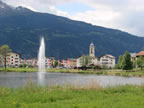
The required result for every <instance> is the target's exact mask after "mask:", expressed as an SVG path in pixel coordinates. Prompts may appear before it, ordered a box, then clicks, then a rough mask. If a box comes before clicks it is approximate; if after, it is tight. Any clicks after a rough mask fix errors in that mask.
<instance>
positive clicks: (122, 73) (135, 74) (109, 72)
mask: <svg viewBox="0 0 144 108" xmlns="http://www.w3.org/2000/svg"><path fill="white" fill-rule="evenodd" d="M37 70H38V69H37V68H7V69H6V70H5V69H4V68H0V72H38V71H37ZM46 72H54V73H73V74H74V73H75V74H94V75H108V76H109V75H111V76H124V77H144V70H131V71H123V70H117V69H113V70H77V69H47V70H46Z"/></svg>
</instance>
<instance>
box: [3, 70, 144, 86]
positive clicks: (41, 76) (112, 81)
mask: <svg viewBox="0 0 144 108" xmlns="http://www.w3.org/2000/svg"><path fill="white" fill-rule="evenodd" d="M29 82H33V83H34V84H37V85H42V86H55V85H78V86H84V85H89V84H92V83H99V85H101V86H103V87H107V86H115V85H125V84H133V85H142V84H144V78H139V77H119V76H103V75H100V76H98V75H82V74H68V73H36V72H31V73H22V72H6V73H2V72H0V87H12V88H15V87H23V86H25V85H26V84H28V83H29Z"/></svg>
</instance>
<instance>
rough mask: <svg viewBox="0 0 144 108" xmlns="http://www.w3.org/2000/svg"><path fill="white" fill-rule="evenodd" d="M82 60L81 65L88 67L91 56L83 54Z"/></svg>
mask: <svg viewBox="0 0 144 108" xmlns="http://www.w3.org/2000/svg"><path fill="white" fill-rule="evenodd" d="M80 61H81V65H82V67H86V66H88V65H89V64H90V63H91V57H90V56H87V55H86V56H82V57H81V58H80Z"/></svg>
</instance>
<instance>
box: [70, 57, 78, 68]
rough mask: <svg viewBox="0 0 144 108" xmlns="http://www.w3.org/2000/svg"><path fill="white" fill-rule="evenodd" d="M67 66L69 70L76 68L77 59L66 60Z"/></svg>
mask: <svg viewBox="0 0 144 108" xmlns="http://www.w3.org/2000/svg"><path fill="white" fill-rule="evenodd" d="M68 65H69V67H70V68H75V67H76V66H77V59H73V58H71V59H68Z"/></svg>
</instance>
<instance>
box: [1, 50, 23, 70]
mask: <svg viewBox="0 0 144 108" xmlns="http://www.w3.org/2000/svg"><path fill="white" fill-rule="evenodd" d="M3 64H4V63H3ZM6 64H7V66H8V67H18V66H19V65H20V54H18V53H14V52H11V53H9V54H8V56H7V61H6Z"/></svg>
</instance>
